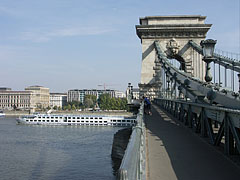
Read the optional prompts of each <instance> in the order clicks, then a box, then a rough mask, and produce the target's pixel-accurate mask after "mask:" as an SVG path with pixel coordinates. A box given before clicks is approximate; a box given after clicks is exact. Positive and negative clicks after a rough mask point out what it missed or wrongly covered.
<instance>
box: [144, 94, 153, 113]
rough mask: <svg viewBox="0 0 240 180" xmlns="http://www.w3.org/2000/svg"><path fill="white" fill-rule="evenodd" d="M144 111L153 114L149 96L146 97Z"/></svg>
mask: <svg viewBox="0 0 240 180" xmlns="http://www.w3.org/2000/svg"><path fill="white" fill-rule="evenodd" d="M144 113H145V114H147V115H152V112H151V102H150V100H149V99H148V98H147V97H145V98H144Z"/></svg>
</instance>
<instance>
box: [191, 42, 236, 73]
mask: <svg viewBox="0 0 240 180" xmlns="http://www.w3.org/2000/svg"><path fill="white" fill-rule="evenodd" d="M189 44H190V45H191V46H192V47H193V48H194V49H195V50H196V51H197V52H198V53H200V54H202V55H203V50H202V47H201V46H199V45H198V44H197V43H195V42H194V41H189ZM213 56H214V57H215V58H216V59H215V60H214V62H215V63H217V64H220V65H222V66H224V67H226V68H227V69H232V70H234V71H237V72H240V68H239V66H240V62H239V61H238V60H236V59H231V58H228V57H225V56H222V55H219V54H217V53H214V54H213Z"/></svg>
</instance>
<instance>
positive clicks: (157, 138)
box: [145, 105, 240, 180]
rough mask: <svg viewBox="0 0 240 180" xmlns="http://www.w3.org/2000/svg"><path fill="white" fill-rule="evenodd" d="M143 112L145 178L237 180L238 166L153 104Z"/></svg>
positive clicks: (238, 179) (238, 177) (149, 179)
mask: <svg viewBox="0 0 240 180" xmlns="http://www.w3.org/2000/svg"><path fill="white" fill-rule="evenodd" d="M152 111H153V115H152V116H145V122H146V129H147V159H148V161H147V174H148V180H174V179H180V180H200V179H201V180H208V179H209V180H210V179H211V180H235V179H236V180H240V168H238V167H237V166H236V165H235V164H233V163H232V162H231V161H230V160H228V159H227V158H226V157H224V155H223V154H221V153H220V152H217V150H215V149H214V148H213V147H212V146H211V145H209V144H207V143H206V142H204V141H203V140H202V139H201V138H200V137H198V136H196V135H195V134H194V133H192V132H191V130H190V129H188V128H186V127H184V126H182V125H181V124H180V123H178V121H177V120H176V121H175V120H173V119H171V118H170V117H169V116H168V115H167V114H166V113H164V112H163V111H162V110H160V109H159V108H158V107H157V106H155V105H154V106H153V110H152Z"/></svg>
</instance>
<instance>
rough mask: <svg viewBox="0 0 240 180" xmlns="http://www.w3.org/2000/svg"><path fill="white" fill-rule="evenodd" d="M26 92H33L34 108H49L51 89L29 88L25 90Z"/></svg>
mask: <svg viewBox="0 0 240 180" xmlns="http://www.w3.org/2000/svg"><path fill="white" fill-rule="evenodd" d="M25 90H26V91H31V92H32V93H33V96H32V104H31V105H32V106H33V108H37V107H40V108H47V107H48V106H49V101H50V99H49V96H50V93H49V88H46V87H43V86H29V87H26V88H25Z"/></svg>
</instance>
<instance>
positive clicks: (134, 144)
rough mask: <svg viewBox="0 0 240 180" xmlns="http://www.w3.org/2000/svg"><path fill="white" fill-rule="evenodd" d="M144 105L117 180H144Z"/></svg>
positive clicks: (140, 110)
mask: <svg viewBox="0 0 240 180" xmlns="http://www.w3.org/2000/svg"><path fill="white" fill-rule="evenodd" d="M143 112H144V104H143V103H142V104H141V106H140V109H139V113H138V115H137V125H136V126H135V127H133V131H132V134H131V137H130V140H129V143H128V146H127V149H126V151H125V154H124V157H123V159H122V163H121V166H120V168H119V173H118V177H117V178H118V179H119V180H145V179H146V173H145V126H144V122H143Z"/></svg>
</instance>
